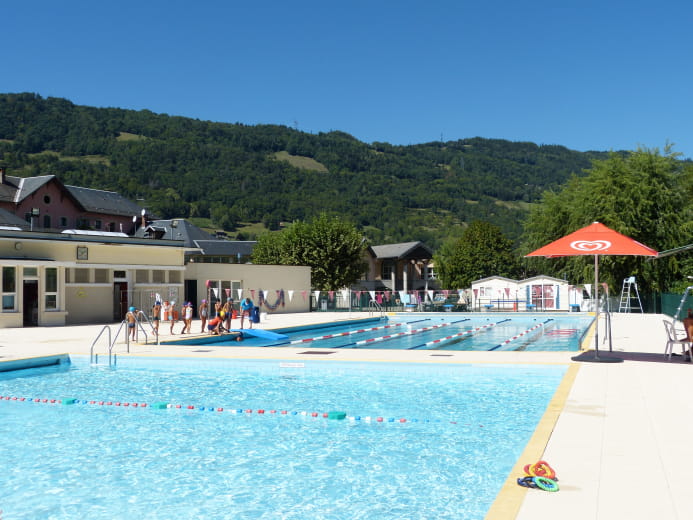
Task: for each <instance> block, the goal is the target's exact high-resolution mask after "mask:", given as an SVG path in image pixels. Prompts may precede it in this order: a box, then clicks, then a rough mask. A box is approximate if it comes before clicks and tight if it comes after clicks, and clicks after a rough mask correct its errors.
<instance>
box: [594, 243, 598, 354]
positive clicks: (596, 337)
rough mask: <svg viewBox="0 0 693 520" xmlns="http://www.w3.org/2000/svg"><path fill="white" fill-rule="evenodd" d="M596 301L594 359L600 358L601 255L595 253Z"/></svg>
mask: <svg viewBox="0 0 693 520" xmlns="http://www.w3.org/2000/svg"><path fill="white" fill-rule="evenodd" d="M594 302H595V305H596V314H595V316H596V319H595V322H594V359H595V360H598V359H599V255H594Z"/></svg>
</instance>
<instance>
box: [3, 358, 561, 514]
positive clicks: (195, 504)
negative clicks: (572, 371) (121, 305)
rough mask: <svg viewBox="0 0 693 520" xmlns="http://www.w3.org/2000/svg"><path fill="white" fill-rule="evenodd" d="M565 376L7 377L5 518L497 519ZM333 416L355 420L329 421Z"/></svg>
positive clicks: (136, 368) (160, 367)
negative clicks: (498, 505) (499, 500)
mask: <svg viewBox="0 0 693 520" xmlns="http://www.w3.org/2000/svg"><path fill="white" fill-rule="evenodd" d="M565 370H566V367H565V366H526V365H468V364H465V365H420V364H401V365H400V364H387V365H382V364H366V363H335V362H320V361H316V362H306V363H296V362H295V361H294V362H278V361H266V362H259V361H258V362H256V361H236V360H234V361H227V360H211V361H210V360H198V359H173V360H163V359H142V358H129V357H124V356H120V357H119V359H118V364H117V366H116V367H111V368H109V367H105V366H103V365H102V366H98V367H95V366H90V365H89V364H88V360H86V359H82V358H73V363H72V365H68V366H62V367H47V368H41V369H31V370H24V371H17V372H9V373H2V374H0V396H3V398H2V399H0V415H1V418H0V432H1V435H2V438H3V439H4V442H3V443H2V445H0V471H2V475H3V477H4V478H3V486H2V489H1V491H0V508H1V509H2V510H3V511H4V515H5V516H4V517H3V518H12V519H20V518H21V519H35V518H52V519H71V518H80V519H81V518H89V519H101V518H103V519H113V518H148V519H171V518H204V519H210V518H215V519H216V518H234V519H235V518H244V519H245V518H249V519H255V518H257V519H275V518H276V519H280V518H281V519H305V518H311V519H335V520H342V519H390V518H392V519H394V518H397V519H401V518H416V519H419V518H435V519H482V518H483V517H484V515H485V514H486V511H487V510H488V508H489V507H490V504H491V503H492V501H493V499H494V498H495V496H496V494H497V493H498V491H499V490H500V488H501V486H502V484H503V482H504V479H505V478H506V476H507V475H508V473H509V471H510V470H511V468H512V466H513V465H514V463H515V462H516V460H517V458H518V457H519V455H520V453H521V452H522V450H523V448H524V446H525V444H526V443H527V441H528V440H529V438H530V436H531V434H532V433H533V431H534V428H535V426H536V424H537V422H538V420H539V419H540V417H541V416H542V414H543V412H544V410H545V408H546V405H547V403H548V402H549V400H550V398H551V397H552V395H553V393H554V391H555V389H556V387H557V385H558V384H559V382H560V380H561V378H562V377H563V375H564V373H565ZM14 398H17V399H14ZM20 399H24V400H23V401H22V400H20ZM29 399H32V400H31V401H29ZM37 399H38V400H39V401H38V402H37V401H36V400H37ZM52 399H55V400H56V401H57V400H63V401H66V402H68V399H77V400H78V402H77V403H76V404H71V405H66V404H59V403H58V402H55V403H53V404H51V402H50V401H51V400H52ZM43 400H46V402H43ZM108 402H110V403H112V404H110V405H109V404H106V403H108ZM99 403H104V404H99ZM115 403H120V406H116V404H115ZM126 403H127V405H128V406H125V404H126ZM163 403H166V404H168V405H171V407H165V405H164V404H163ZM134 404H137V406H134ZM143 404H146V405H147V406H146V407H143V406H142V405H143ZM156 404H159V405H160V406H163V407H162V408H161V409H156V407H155V405H156ZM177 405H180V408H177V407H176V406H177ZM260 410H263V411H264V413H259V411H260ZM333 411H340V412H346V416H347V417H346V418H345V419H343V420H338V419H328V418H324V417H323V414H324V413H328V412H333ZM282 412H286V413H282ZM313 414H315V417H313ZM379 418H381V419H382V422H380V421H379Z"/></svg>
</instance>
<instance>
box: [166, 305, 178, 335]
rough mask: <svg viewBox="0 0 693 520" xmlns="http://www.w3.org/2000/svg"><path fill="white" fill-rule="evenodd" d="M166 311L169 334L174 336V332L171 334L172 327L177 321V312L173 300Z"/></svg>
mask: <svg viewBox="0 0 693 520" xmlns="http://www.w3.org/2000/svg"><path fill="white" fill-rule="evenodd" d="M168 309H169V310H168V317H169V319H170V320H171V334H175V332H173V326H174V325H175V324H176V322H177V321H178V311H177V310H176V301H175V300H174V301H172V302H171V304H170V305H169V308H168Z"/></svg>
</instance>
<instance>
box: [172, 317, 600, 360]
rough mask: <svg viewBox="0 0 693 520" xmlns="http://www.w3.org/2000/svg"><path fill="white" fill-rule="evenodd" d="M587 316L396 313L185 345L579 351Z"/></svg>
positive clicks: (590, 318)
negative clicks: (275, 336)
mask: <svg viewBox="0 0 693 520" xmlns="http://www.w3.org/2000/svg"><path fill="white" fill-rule="evenodd" d="M593 319H594V318H593V317H592V316H587V315H577V314H575V315H573V314H560V315H547V314H530V315H523V314H518V313H493V314H490V313H487V314H471V313H461V314H456V313H445V314H443V315H441V314H436V315H428V316H427V315H418V314H417V315H414V316H412V314H408V313H407V314H400V315H397V316H393V317H390V318H389V319H372V320H355V323H350V324H349V323H346V324H345V323H343V322H342V323H332V324H329V325H322V326H315V327H297V328H292V329H283V330H282V329H280V330H276V331H275V332H279V333H283V334H285V335H286V336H288V338H287V339H284V340H274V341H269V340H267V339H263V338H251V337H246V339H245V340H244V341H243V342H242V343H238V342H236V341H235V340H234V339H235V338H233V339H225V337H224V336H222V337H213V338H198V339H186V340H185V343H194V344H198V345H199V344H205V343H209V342H211V343H214V344H215V345H225V346H241V345H242V346H244V347H248V346H272V347H282V346H285V347H295V346H299V347H300V346H306V345H310V346H311V347H317V348H350V349H354V348H356V349H358V348H361V349H363V348H365V349H371V348H373V349H395V350H456V351H469V350H486V351H490V350H493V351H496V350H497V351H507V350H515V351H523V350H526V351H577V350H579V346H580V342H581V340H582V338H583V337H584V335H585V332H586V331H587V329H588V327H589V326H590V325H591V323H592V321H593Z"/></svg>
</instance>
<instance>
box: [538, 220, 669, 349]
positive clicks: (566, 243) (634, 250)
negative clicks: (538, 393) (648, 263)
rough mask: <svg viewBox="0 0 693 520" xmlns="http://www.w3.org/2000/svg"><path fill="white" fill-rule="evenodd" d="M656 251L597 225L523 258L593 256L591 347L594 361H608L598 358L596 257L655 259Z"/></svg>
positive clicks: (594, 224)
mask: <svg viewBox="0 0 693 520" xmlns="http://www.w3.org/2000/svg"><path fill="white" fill-rule="evenodd" d="M657 254H658V253H657V251H655V250H654V249H652V248H650V247H647V246H646V245H644V244H641V243H640V242H638V241H637V240H633V239H632V238H630V237H627V236H626V235H622V234H621V233H619V232H618V231H614V230H613V229H610V228H608V227H606V226H605V225H604V224H600V223H599V222H593V223H592V224H590V225H589V226H587V227H584V228H582V229H578V230H577V231H574V232H573V233H570V234H569V235H566V236H564V237H563V238H559V239H558V240H556V241H554V242H551V243H550V244H547V245H545V246H544V247H540V248H539V249H537V250H536V251H532V252H531V253H529V254H528V255H526V256H544V257H547V258H555V257H561V256H587V255H594V298H595V301H596V302H597V304H596V306H595V308H596V319H595V331H594V346H595V354H594V361H611V359H609V358H600V357H599V260H598V259H599V257H600V256H601V255H632V256H657Z"/></svg>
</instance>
